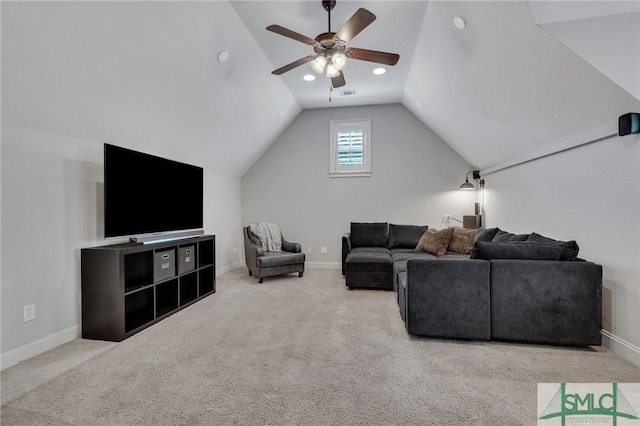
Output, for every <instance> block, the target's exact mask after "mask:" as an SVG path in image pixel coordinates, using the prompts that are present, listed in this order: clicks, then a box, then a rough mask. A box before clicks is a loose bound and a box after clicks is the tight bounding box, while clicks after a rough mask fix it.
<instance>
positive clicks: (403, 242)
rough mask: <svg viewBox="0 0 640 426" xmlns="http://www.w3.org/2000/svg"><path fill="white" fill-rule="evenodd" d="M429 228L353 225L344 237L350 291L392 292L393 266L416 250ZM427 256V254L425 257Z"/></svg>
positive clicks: (347, 282) (384, 223) (344, 261)
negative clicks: (378, 290)
mask: <svg viewBox="0 0 640 426" xmlns="http://www.w3.org/2000/svg"><path fill="white" fill-rule="evenodd" d="M427 228H428V227H427V226H415V225H394V224H388V223H387V222H377V223H375V222H374V223H361V222H352V223H351V228H350V232H349V233H348V234H344V235H343V236H342V274H343V275H344V276H345V283H346V285H347V287H349V289H354V288H376V289H383V290H391V289H393V288H394V287H393V284H394V272H393V263H394V262H395V258H396V256H402V255H403V253H404V254H406V253H409V254H412V253H413V255H415V253H416V251H415V247H416V245H417V244H418V241H419V240H420V237H421V236H422V234H423V233H424V232H425V231H426V230H427ZM424 254H426V253H424Z"/></svg>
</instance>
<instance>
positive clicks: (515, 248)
mask: <svg viewBox="0 0 640 426" xmlns="http://www.w3.org/2000/svg"><path fill="white" fill-rule="evenodd" d="M561 254H562V248H561V247H560V246H558V245H555V244H549V243H534V242H529V241H509V242H503V243H500V242H497V243H496V242H493V241H491V242H489V241H476V243H475V245H474V247H473V253H472V254H471V258H472V259H483V260H492V259H525V260H560V255H561Z"/></svg>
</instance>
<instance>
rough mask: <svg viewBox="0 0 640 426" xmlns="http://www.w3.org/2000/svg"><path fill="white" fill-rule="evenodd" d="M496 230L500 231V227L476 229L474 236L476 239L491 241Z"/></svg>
mask: <svg viewBox="0 0 640 426" xmlns="http://www.w3.org/2000/svg"><path fill="white" fill-rule="evenodd" d="M498 231H500V228H489V229H481V230H480V231H478V238H476V241H491V240H493V237H495V236H496V234H497V233H498Z"/></svg>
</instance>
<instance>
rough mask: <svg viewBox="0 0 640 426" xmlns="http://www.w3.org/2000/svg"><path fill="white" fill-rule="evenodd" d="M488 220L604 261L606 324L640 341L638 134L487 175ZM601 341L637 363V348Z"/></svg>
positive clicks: (608, 328) (620, 335) (489, 223)
mask: <svg viewBox="0 0 640 426" xmlns="http://www.w3.org/2000/svg"><path fill="white" fill-rule="evenodd" d="M485 180H486V191H485V212H486V219H487V226H498V227H500V228H501V229H505V230H507V231H511V232H516V233H526V232H532V231H535V232H538V233H540V234H542V235H546V236H549V237H551V238H556V239H561V240H576V241H577V242H578V245H579V246H580V254H579V256H580V257H581V258H583V259H587V260H590V261H593V262H596V263H599V264H601V265H602V266H603V270H604V272H603V274H604V292H603V293H604V294H603V328H604V329H605V330H606V331H608V332H610V333H613V334H614V335H615V336H617V337H618V338H620V339H623V340H624V341H626V342H628V343H630V344H631V345H635V346H636V347H640V327H638V325H640V136H638V135H634V136H625V137H618V136H615V137H612V138H609V139H606V140H603V141H600V142H596V143H593V144H591V145H587V146H583V147H581V148H577V149H574V150H571V151H567V152H563V153H559V154H555V155H553V156H550V157H546V158H543V159H539V160H536V161H533V162H530V163H525V164H522V165H519V166H516V167H513V168H509V169H505V170H502V171H499V172H496V173H492V174H489V175H486V176H485ZM605 343H606V344H607V345H608V346H611V347H612V348H613V349H614V350H615V351H616V352H618V353H620V354H621V355H623V356H625V357H626V358H628V359H630V360H631V361H633V362H635V363H636V364H638V365H640V352H636V351H634V350H632V349H629V348H627V347H625V346H624V345H623V344H619V343H616V342H613V341H610V340H609V339H605Z"/></svg>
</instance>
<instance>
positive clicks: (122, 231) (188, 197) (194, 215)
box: [104, 144, 203, 237]
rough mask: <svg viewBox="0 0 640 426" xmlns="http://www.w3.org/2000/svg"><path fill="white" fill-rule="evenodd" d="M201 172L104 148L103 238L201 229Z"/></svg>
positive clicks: (144, 155) (141, 155)
mask: <svg viewBox="0 0 640 426" xmlns="http://www.w3.org/2000/svg"><path fill="white" fill-rule="evenodd" d="M202 188H203V171H202V168H201V167H197V166H192V165H190V164H185V163H179V162H177V161H172V160H168V159H166V158H161V157H156V156H154V155H149V154H144V153H142V152H137V151H133V150H130V149H126V148H121V147H118V146H114V145H110V144H105V145H104V233H105V237H120V236H134V235H144V234H157V233H164V232H170V231H182V230H191V229H198V228H202V227H203V211H202V208H203V201H202V199H203V198H202V194H203V192H202Z"/></svg>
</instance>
